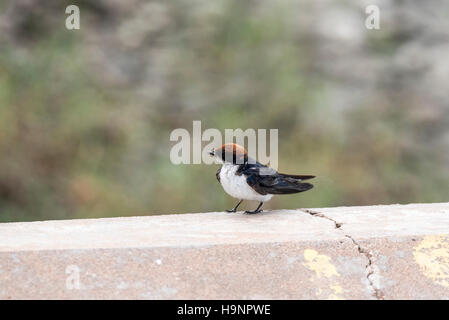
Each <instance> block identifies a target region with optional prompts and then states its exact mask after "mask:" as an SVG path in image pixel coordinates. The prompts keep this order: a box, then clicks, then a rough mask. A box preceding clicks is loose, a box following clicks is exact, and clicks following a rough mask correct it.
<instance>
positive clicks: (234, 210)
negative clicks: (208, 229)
mask: <svg viewBox="0 0 449 320" xmlns="http://www.w3.org/2000/svg"><path fill="white" fill-rule="evenodd" d="M242 202H243V199H242V200H240V201H239V203H237V204H236V205H235V207H234V208H233V209H231V210H226V212H236V211H237V208H238V207H239V205H240V204H241V203H242Z"/></svg>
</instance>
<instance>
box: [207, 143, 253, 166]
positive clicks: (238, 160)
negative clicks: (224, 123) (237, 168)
mask: <svg viewBox="0 0 449 320" xmlns="http://www.w3.org/2000/svg"><path fill="white" fill-rule="evenodd" d="M209 154H210V155H211V156H214V157H217V158H218V159H220V160H221V161H223V162H225V163H226V162H227V163H232V164H243V163H246V162H247V161H248V154H247V152H246V150H245V148H243V147H242V146H239V145H238V144H235V143H226V144H224V145H222V146H221V147H220V148H217V149H214V150H212V151H211V152H210V153H209Z"/></svg>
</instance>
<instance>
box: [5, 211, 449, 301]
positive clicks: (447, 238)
mask: <svg viewBox="0 0 449 320" xmlns="http://www.w3.org/2000/svg"><path fill="white" fill-rule="evenodd" d="M448 233H449V203H444V204H428V205H405V206H399V205H394V206H374V207H342V208H324V209H308V210H306V209H304V210H280V211H272V212H264V213H262V214H258V215H244V214H242V213H236V214H228V213H221V212H215V213H203V214H183V215H166V216H150V217H132V218H111V219H92V220H66V221H46V222H32V223H5V224H0V298H1V299H28V298H32V299H79V298H82V299H102V298H106V299H115V298H122V299H383V298H385V299H401V298H407V299H420V298H436V299H445V298H449V235H448ZM78 279H79V281H78ZM78 284H79V286H78Z"/></svg>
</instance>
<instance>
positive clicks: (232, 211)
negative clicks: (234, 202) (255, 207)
mask: <svg viewBox="0 0 449 320" xmlns="http://www.w3.org/2000/svg"><path fill="white" fill-rule="evenodd" d="M225 211H226V212H228V213H234V212H237V210H235V209H231V210H225Z"/></svg>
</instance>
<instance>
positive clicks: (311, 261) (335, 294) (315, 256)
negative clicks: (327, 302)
mask: <svg viewBox="0 0 449 320" xmlns="http://www.w3.org/2000/svg"><path fill="white" fill-rule="evenodd" d="M304 259H305V260H306V262H305V263H304V265H305V266H306V267H307V268H309V269H310V270H312V271H314V272H315V274H316V278H325V279H329V280H328V283H329V288H330V290H331V291H332V292H331V294H330V295H329V296H328V299H331V300H343V299H344V298H343V297H342V296H341V294H342V293H343V288H342V287H341V286H340V285H339V284H338V281H337V280H336V279H335V277H339V276H340V274H339V273H338V272H337V269H336V268H335V266H334V265H333V264H332V262H331V258H330V257H329V256H326V255H324V254H319V253H318V252H317V251H316V250H313V249H306V250H304ZM311 280H314V279H313V278H312V279H311ZM323 293H324V292H323V290H322V289H321V288H318V289H317V296H321V295H322V294H323Z"/></svg>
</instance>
